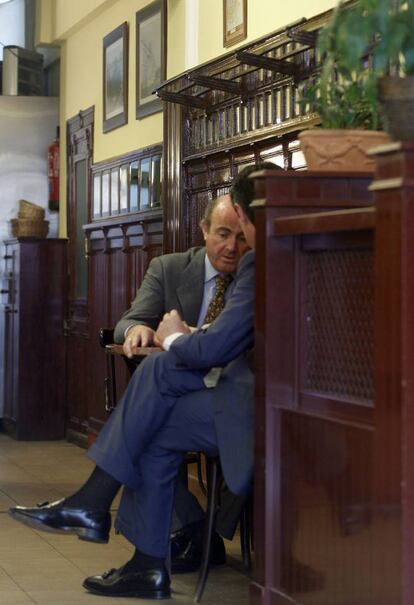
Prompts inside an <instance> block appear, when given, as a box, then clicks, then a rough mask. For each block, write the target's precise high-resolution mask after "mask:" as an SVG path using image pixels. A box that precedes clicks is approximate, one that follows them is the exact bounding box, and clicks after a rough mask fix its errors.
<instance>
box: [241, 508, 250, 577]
mask: <svg viewBox="0 0 414 605" xmlns="http://www.w3.org/2000/svg"><path fill="white" fill-rule="evenodd" d="M240 546H241V555H242V560H243V566H244V567H245V568H246V569H251V567H252V554H251V548H250V546H251V507H250V497H249V498H248V499H247V501H246V504H245V505H244V506H243V509H242V512H241V516H240Z"/></svg>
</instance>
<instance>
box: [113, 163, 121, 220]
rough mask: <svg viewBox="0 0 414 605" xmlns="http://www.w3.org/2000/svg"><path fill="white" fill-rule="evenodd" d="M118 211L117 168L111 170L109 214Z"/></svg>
mask: <svg viewBox="0 0 414 605" xmlns="http://www.w3.org/2000/svg"><path fill="white" fill-rule="evenodd" d="M118 213H119V170H118V168H115V169H114V170H112V171H111V214H118Z"/></svg>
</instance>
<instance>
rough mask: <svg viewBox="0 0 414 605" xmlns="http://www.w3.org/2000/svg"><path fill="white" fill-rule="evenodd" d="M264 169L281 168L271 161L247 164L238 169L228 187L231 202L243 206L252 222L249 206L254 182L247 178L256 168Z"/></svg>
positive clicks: (251, 211) (252, 217) (252, 195)
mask: <svg viewBox="0 0 414 605" xmlns="http://www.w3.org/2000/svg"><path fill="white" fill-rule="evenodd" d="M266 169H269V170H283V168H281V167H280V166H277V164H273V163H272V162H259V163H257V164H250V165H249V166H246V167H245V168H243V169H242V170H240V172H239V174H238V175H237V176H236V178H235V179H234V181H233V184H232V186H231V188H230V196H231V201H232V202H233V204H239V205H240V206H241V207H242V208H243V210H244V212H245V213H246V216H247V218H248V219H249V220H250V221H251V222H252V223H254V212H253V210H252V208H250V204H251V203H252V201H253V200H254V182H253V179H249V175H250V174H251V173H252V172H256V171H257V170H266Z"/></svg>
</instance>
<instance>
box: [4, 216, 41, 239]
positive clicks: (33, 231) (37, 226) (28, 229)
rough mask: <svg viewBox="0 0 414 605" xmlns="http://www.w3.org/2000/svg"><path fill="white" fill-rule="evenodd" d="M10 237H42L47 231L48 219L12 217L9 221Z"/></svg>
mask: <svg viewBox="0 0 414 605" xmlns="http://www.w3.org/2000/svg"><path fill="white" fill-rule="evenodd" d="M10 231H11V235H12V237H36V238H44V237H46V236H47V234H48V231H49V221H43V220H36V219H24V218H19V219H17V218H13V219H11V221H10Z"/></svg>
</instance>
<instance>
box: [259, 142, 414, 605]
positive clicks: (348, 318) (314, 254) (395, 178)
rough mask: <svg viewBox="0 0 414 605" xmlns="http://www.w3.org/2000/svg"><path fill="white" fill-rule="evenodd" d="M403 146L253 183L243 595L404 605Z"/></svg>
mask: <svg viewBox="0 0 414 605" xmlns="http://www.w3.org/2000/svg"><path fill="white" fill-rule="evenodd" d="M413 173H414V144H413V143H401V144H400V143H398V144H397V143H392V144H390V145H389V146H384V147H381V148H378V150H377V170H376V175H375V179H374V180H373V182H372V183H371V184H369V179H368V178H366V177H357V175H356V174H353V175H342V176H341V175H340V174H332V175H330V176H329V175H328V173H319V174H318V173H312V172H303V173H301V174H296V175H294V174H292V173H291V174H289V173H285V174H270V173H268V174H267V175H266V174H264V175H263V176H262V177H259V179H258V181H257V183H256V187H257V189H256V196H257V198H258V200H260V199H261V200H263V199H265V198H266V202H265V203H263V204H261V203H260V202H259V201H258V202H257V204H256V205H257V206H258V209H257V213H256V225H257V232H258V233H257V237H256V242H257V248H256V264H257V279H256V287H257V297H256V300H257V303H256V304H257V313H256V317H257V319H256V321H257V324H256V348H255V351H256V354H257V357H256V367H257V374H256V380H257V391H256V394H257V396H256V471H255V531H254V537H255V549H254V550H255V572H254V581H253V582H252V585H251V593H250V595H251V598H250V603H251V605H313V604H316V603H317V604H318V605H348V604H349V605H350V604H352V605H411V604H412V602H413V584H414V581H413V574H412V568H413V562H414V548H413V539H412V538H413V531H414V514H413V511H414V489H413V485H414V484H413V476H414V474H413V468H412V467H413V460H414V456H413V454H414V445H413V444H414V435H413V430H414V411H413V410H414V405H413V404H414V379H413V376H414V374H413V360H414V338H413V326H414V306H413V303H412V301H413V294H414V243H413V238H412V232H413V226H414V195H413V189H412V184H411V183H412V175H413Z"/></svg>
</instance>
